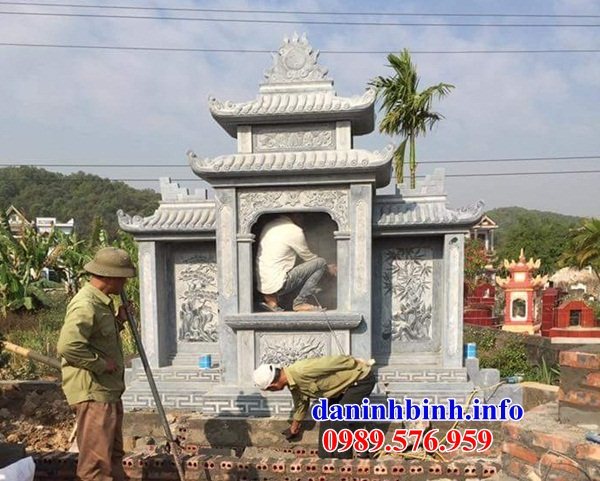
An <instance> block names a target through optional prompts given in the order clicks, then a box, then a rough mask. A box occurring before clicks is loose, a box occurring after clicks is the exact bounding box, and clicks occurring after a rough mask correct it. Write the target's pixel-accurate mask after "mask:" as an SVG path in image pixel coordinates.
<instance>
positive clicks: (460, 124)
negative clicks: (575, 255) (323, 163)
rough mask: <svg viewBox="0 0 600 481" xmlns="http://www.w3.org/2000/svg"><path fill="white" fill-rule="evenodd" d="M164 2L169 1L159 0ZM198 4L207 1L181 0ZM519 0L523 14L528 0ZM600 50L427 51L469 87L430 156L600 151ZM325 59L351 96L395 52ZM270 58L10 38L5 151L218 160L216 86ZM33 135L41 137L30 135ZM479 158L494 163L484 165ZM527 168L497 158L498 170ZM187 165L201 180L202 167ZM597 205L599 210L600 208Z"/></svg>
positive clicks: (430, 36) (489, 32)
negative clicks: (212, 101)
mask: <svg viewBox="0 0 600 481" xmlns="http://www.w3.org/2000/svg"><path fill="white" fill-rule="evenodd" d="M150 5H164V3H161V2H158V1H156V2H153V3H151V4H150ZM186 5H189V6H198V5H200V4H198V3H195V2H192V1H188V2H184V3H180V4H178V6H186ZM219 5H222V6H223V7H224V8H236V7H237V8H253V9H260V8H263V7H264V8H283V7H280V6H279V3H273V2H227V3H226V4H225V3H223V4H215V6H219ZM428 5H429V4H428ZM507 5H509V6H510V7H511V8H513V10H515V11H518V10H517V9H518V8H519V5H520V4H519V3H518V2H517V3H514V2H513V3H510V2H508V3H507ZM211 6H213V5H211ZM509 6H507V7H506V10H507V11H508V9H509ZM536 6H537V10H539V11H550V12H552V11H556V12H559V11H565V8H564V4H563V2H554V3H553V4H552V5H551V6H550V7H547V3H545V2H536ZM426 7H427V9H431V10H432V11H433V10H435V9H436V8H437V10H438V11H441V10H448V8H449V7H447V6H446V4H445V3H441V4H435V5H434V4H432V5H430V6H429V7H428V6H426V5H424V4H422V3H420V2H412V3H410V2H409V3H403V4H402V8H403V9H404V10H409V9H412V10H414V11H422V10H424V9H425V8H426ZM285 8H289V9H290V10H293V9H301V10H318V9H321V10H323V9H326V10H330V11H335V10H352V9H353V8H354V9H355V10H356V9H360V10H363V9H364V8H365V7H364V4H362V3H360V2H358V3H356V2H355V3H348V2H342V1H338V2H328V3H327V4H326V6H325V5H324V4H323V3H320V2H316V1H312V2H304V3H302V2H290V3H288V4H286V6H285ZM369 8H372V9H373V11H385V10H386V9H388V10H400V7H399V6H397V5H390V4H389V3H387V2H376V4H373V5H371V4H370V6H369ZM475 8H479V7H478V6H477V4H476V3H470V2H467V3H465V4H464V6H462V7H461V10H464V11H467V10H473V9H475ZM532 8H533V7H532ZM38 9H39V8H38ZM65 11H68V10H67V9H65ZM569 11H581V12H586V13H596V14H598V12H600V8H598V5H597V3H595V2H592V1H583V0H582V1H577V2H575V3H573V2H571V3H570V4H569ZM103 13H106V12H103ZM129 13H132V12H129ZM145 13H146V14H154V12H151V11H150V12H145ZM169 15H174V14H173V13H170V14H169ZM184 15H186V16H192V14H191V13H186V14H184ZM197 15H198V16H208V15H209V14H201V13H198V14H197ZM215 15H216V16H219V17H224V16H226V14H215ZM231 16H232V17H240V16H241V14H233V15H231ZM254 17H256V15H255V16H254ZM335 18H336V19H338V17H335ZM351 18H352V20H358V19H359V18H356V17H351ZM392 18H395V17H392ZM321 19H324V18H322V17H321ZM15 20H16V19H15V18H8V17H1V16H0V29H1V31H2V34H1V37H2V38H1V40H2V41H5V42H39V43H61V44H62V43H64V44H99V45H133V46H167V47H197V48H238V49H239V48H242V49H250V48H258V49H263V48H267V49H272V50H273V51H276V50H277V48H278V46H279V45H280V43H281V40H282V38H283V37H284V36H285V35H290V34H292V33H293V32H294V31H298V32H299V33H301V32H304V31H306V32H307V33H308V35H309V40H310V41H311V43H312V44H313V46H314V47H315V48H317V49H319V50H384V51H387V50H391V51H399V50H401V49H402V48H404V47H406V48H409V49H410V50H413V51H415V50H417V51H423V50H498V49H515V50H519V49H538V48H585V47H591V46H594V45H597V43H598V42H597V41H598V34H597V33H596V31H595V30H592V29H566V28H565V29H532V30H526V29H500V28H496V29H495V28H487V29H481V28H475V29H469V28H462V29H461V28H452V27H444V28H435V27H377V28H376V27H367V26H330V27H323V26H315V25H304V26H303V25H287V24H270V25H259V24H239V23H207V22H179V21H167V20H144V21H141V20H140V21H135V20H107V19H104V20H97V19H80V18H70V19H69V18H46V17H37V18H19V19H18V21H15ZM386 20H389V19H387V18H386ZM418 20H419V19H416V18H410V20H409V21H413V22H414V21H418ZM596 55H597V54H596ZM595 58H596V57H594V56H589V55H569V56H558V55H524V54H523V55H516V54H513V55H508V54H496V55H491V54H490V55H424V54H421V55H419V54H415V55H414V59H415V61H416V63H417V64H418V68H419V73H420V75H421V79H422V85H423V86H427V85H429V84H432V83H437V82H440V81H444V82H449V83H452V84H454V85H455V86H456V89H455V90H454V91H453V92H452V93H451V95H450V96H449V97H448V98H446V99H444V100H443V101H441V102H439V103H438V104H437V107H436V108H437V109H438V110H439V111H440V112H441V113H443V114H444V115H445V117H446V120H443V121H442V122H441V123H440V124H439V125H438V127H437V128H436V129H435V130H434V132H432V133H431V134H429V135H428V136H427V138H425V139H424V140H421V141H420V142H419V147H418V148H419V153H420V154H421V155H423V157H422V158H423V159H432V158H434V159H441V158H453V159H461V158H490V157H494V158H495V157H511V156H537V155H549V156H550V155H569V154H570V155H578V154H582V153H583V154H589V153H597V152H598V150H599V145H598V142H597V131H598V127H599V125H598V124H599V121H598V116H597V113H596V112H595V110H594V109H595V107H594V106H595V105H597V104H598V100H599V99H598V96H599V94H598V88H597V87H598V82H599V81H598V79H599V78H600V71H599V67H598V65H597V62H595V61H592V60H595ZM321 63H323V64H324V65H325V66H327V67H328V68H329V70H330V76H331V77H332V78H334V80H335V83H336V89H337V91H338V94H340V95H344V96H351V95H357V94H360V93H361V92H362V91H363V90H364V88H365V87H366V84H367V82H368V81H369V80H370V79H371V78H373V77H374V76H375V75H386V74H388V73H389V72H390V70H389V68H387V67H386V63H387V61H386V59H385V54H372V55H354V56H350V55H334V54H323V55H322V56H321ZM270 65H271V59H270V55H269V54H240V53H237V54H236V53H223V54H210V53H169V52H162V53H160V52H125V51H120V52H110V51H96V50H69V49H65V50H62V49H41V48H40V49H26V48H8V47H0V72H2V82H1V83H0V105H2V110H1V111H0V125H1V126H2V129H0V131H2V133H0V157H4V158H14V159H26V158H36V157H37V158H40V157H45V158H47V159H60V158H70V159H82V160H85V159H86V158H89V157H90V155H91V154H90V152H93V157H94V158H95V159H121V160H119V161H121V162H125V163H135V162H140V163H141V160H143V159H148V158H150V157H151V158H153V159H158V160H160V159H169V161H170V162H179V163H182V164H183V163H184V162H185V158H184V156H183V153H184V152H185V150H187V149H188V148H193V149H194V150H196V151H197V152H198V154H199V155H207V156H210V155H218V154H223V153H228V152H232V151H234V150H235V148H236V147H235V141H234V139H231V138H230V137H229V136H228V135H227V134H226V133H225V132H224V131H222V130H221V129H220V127H219V126H218V125H216V123H215V122H214V120H213V119H212V118H211V117H210V113H209V111H208V105H207V98H208V96H209V94H210V95H214V96H216V97H217V98H219V99H221V100H235V101H243V100H250V99H252V98H254V97H255V96H256V95H257V93H258V84H259V83H260V82H261V81H262V80H263V73H264V71H265V70H266V69H267V68H268V67H269V66H270ZM25 138H29V139H31V140H32V141H30V142H22V141H18V140H19V139H25ZM388 141H389V139H387V138H383V137H382V136H380V135H379V134H377V133H373V134H371V135H369V136H367V137H366V138H359V139H357V145H358V146H366V147H368V148H378V147H380V146H382V145H384V144H386V143H387V142H388ZM474 167H477V168H486V166H485V165H479V166H470V168H474ZM513 167H514V166H513V165H507V164H504V165H497V166H494V168H496V169H498V170H512V169H513ZM423 168H425V167H423ZM452 169H453V170H450V169H449V172H461V170H460V166H456V167H452ZM181 172H182V171H181V170H178V171H177V173H178V174H175V175H174V176H176V175H179V176H181V175H182V174H181ZM426 172H427V171H423V173H426ZM162 174H163V173H161V175H162ZM148 175H151V173H148V172H141V171H140V170H139V169H131V170H130V173H129V176H130V177H132V176H133V177H135V176H140V177H141V176H148ZM183 175H186V176H189V177H191V176H192V175H191V173H190V172H186V173H185V174H183ZM498 179H502V178H497V179H494V180H493V181H490V180H489V179H479V180H478V181H477V182H472V184H471V185H472V190H473V194H474V196H475V195H476V194H478V193H479V192H480V193H482V194H485V195H488V196H489V195H490V188H489V186H490V185H496V184H497V183H498V182H499V180H498ZM501 182H504V179H503V180H501ZM537 184H540V183H538V182H536V186H533V187H532V188H531V189H526V191H523V189H517V190H515V196H516V197H515V199H517V200H518V201H519V202H520V203H522V205H525V206H526V205H533V204H534V203H535V202H537V199H539V198H542V197H543V196H544V195H545V194H546V192H545V191H544V190H543V189H542V187H540V186H539V185H537ZM507 185H508V186H510V183H508V184H507ZM461 188H462V187H461ZM507 188H510V187H507ZM592 190H593V189H592ZM451 195H452V193H451ZM584 195H588V196H591V195H593V192H591V191H589V192H583V193H581V192H578V196H579V197H578V199H575V200H574V201H573V202H572V204H571V205H570V206H569V207H565V208H569V209H577V208H579V207H578V206H581V205H582V204H584V201H583V198H582V197H581V196H584ZM492 196H493V194H492ZM461 197H464V196H463V195H462V194H461ZM467 200H468V199H467ZM500 202H502V199H501V198H499V197H498V198H493V203H500ZM592 209H595V211H594V212H596V214H598V213H599V212H598V211H599V210H600V206H596V207H592ZM588 212H590V211H589V210H588Z"/></svg>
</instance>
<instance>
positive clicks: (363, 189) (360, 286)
mask: <svg viewBox="0 0 600 481" xmlns="http://www.w3.org/2000/svg"><path fill="white" fill-rule="evenodd" d="M372 199H373V191H372V186H371V185H370V184H356V185H352V186H351V187H350V230H351V233H352V240H351V242H352V247H353V248H352V249H351V254H350V277H349V278H347V279H348V282H349V283H350V293H351V295H350V299H351V303H352V306H351V310H352V312H357V313H359V314H362V316H363V320H364V321H363V323H362V324H361V325H360V326H359V327H358V328H357V329H356V330H354V331H353V332H352V338H351V347H352V349H351V353H352V355H355V356H358V357H362V358H366V359H369V358H370V357H371V349H372V346H371V336H372V326H371V270H372V268H371V261H372V256H371V252H372V248H371V246H372V238H373V237H372V226H371V217H372V212H373V209H372Z"/></svg>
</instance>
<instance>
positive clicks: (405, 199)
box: [373, 169, 484, 228]
mask: <svg viewBox="0 0 600 481" xmlns="http://www.w3.org/2000/svg"><path fill="white" fill-rule="evenodd" d="M483 207H484V204H483V202H482V201H478V202H476V203H475V204H473V205H471V206H467V207H462V208H460V209H450V208H449V207H448V205H447V201H446V194H445V189H444V169H435V170H434V172H433V174H431V175H428V176H426V177H425V179H423V180H422V181H420V182H418V183H417V186H416V188H415V189H406V188H401V189H400V192H399V194H396V195H387V196H377V197H375V202H374V203H373V224H374V225H375V226H377V227H381V228H403V227H417V228H419V227H429V226H435V227H438V226H439V227H443V226H461V227H469V228H470V227H471V226H473V225H474V224H476V223H477V222H479V220H480V219H481V218H482V217H483Z"/></svg>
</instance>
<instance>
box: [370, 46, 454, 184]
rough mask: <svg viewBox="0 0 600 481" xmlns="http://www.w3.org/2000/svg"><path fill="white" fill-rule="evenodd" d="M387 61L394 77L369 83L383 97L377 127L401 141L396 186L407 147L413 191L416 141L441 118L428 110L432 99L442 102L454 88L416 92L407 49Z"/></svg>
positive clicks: (400, 179) (396, 157)
mask: <svg viewBox="0 0 600 481" xmlns="http://www.w3.org/2000/svg"><path fill="white" fill-rule="evenodd" d="M387 59H388V62H389V66H390V67H392V69H393V70H394V73H393V75H391V76H389V77H382V76H379V77H376V78H374V79H373V80H371V82H369V84H370V85H372V86H374V87H375V88H376V90H377V95H378V97H382V98H383V103H382V105H381V110H385V115H384V117H383V119H382V120H381V122H380V124H379V131H380V132H383V133H386V134H389V135H400V136H402V137H403V138H404V140H403V141H402V143H401V144H400V145H399V146H398V148H397V149H396V151H395V152H394V165H395V169H396V180H397V182H398V183H399V184H402V183H403V182H404V154H405V152H406V144H407V143H408V144H409V150H410V152H409V160H410V186H411V188H413V189H414V188H415V185H416V171H417V161H416V150H415V139H416V137H417V136H419V135H424V134H426V133H427V130H428V129H429V130H431V129H432V128H433V126H434V125H435V123H436V122H437V121H438V120H441V119H442V118H443V116H442V115H441V114H439V113H437V112H432V111H431V104H432V102H433V99H434V98H435V97H437V98H439V99H441V98H442V97H445V96H446V95H448V94H449V93H450V90H451V89H453V88H454V85H450V84H446V83H439V84H437V85H433V86H431V87H428V88H426V89H425V90H422V91H420V92H419V90H418V88H419V77H418V75H417V69H416V66H415V65H414V64H413V63H412V61H411V58H410V53H409V52H408V50H406V49H404V50H403V51H402V53H400V55H399V56H398V55H394V54H393V53H391V54H389V55H388V56H387Z"/></svg>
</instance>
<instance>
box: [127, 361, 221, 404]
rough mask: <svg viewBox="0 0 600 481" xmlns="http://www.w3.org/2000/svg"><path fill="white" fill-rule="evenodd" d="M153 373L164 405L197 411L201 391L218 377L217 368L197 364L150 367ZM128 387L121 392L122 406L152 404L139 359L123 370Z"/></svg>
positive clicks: (217, 381)
mask: <svg viewBox="0 0 600 481" xmlns="http://www.w3.org/2000/svg"><path fill="white" fill-rule="evenodd" d="M152 375H153V376H154V381H155V382H156V386H157V388H158V392H159V393H160V397H161V401H162V403H163V406H164V407H165V409H181V410H183V409H187V410H190V411H200V410H201V409H202V402H203V401H202V400H203V396H204V394H205V393H206V392H207V391H208V390H209V389H210V388H211V387H212V386H214V385H215V384H218V383H219V381H220V379H221V371H220V369H219V368H218V367H217V368H212V369H200V368H198V366H193V365H190V366H168V367H160V368H153V369H152ZM125 381H126V385H127V389H126V390H125V393H124V394H123V406H124V407H125V409H127V410H130V409H144V408H152V407H154V399H153V397H152V392H151V391H150V386H149V384H148V381H147V379H146V373H145V372H144V369H143V367H142V366H141V362H140V361H139V359H135V360H134V361H133V363H132V367H131V369H127V371H126V374H125Z"/></svg>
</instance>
